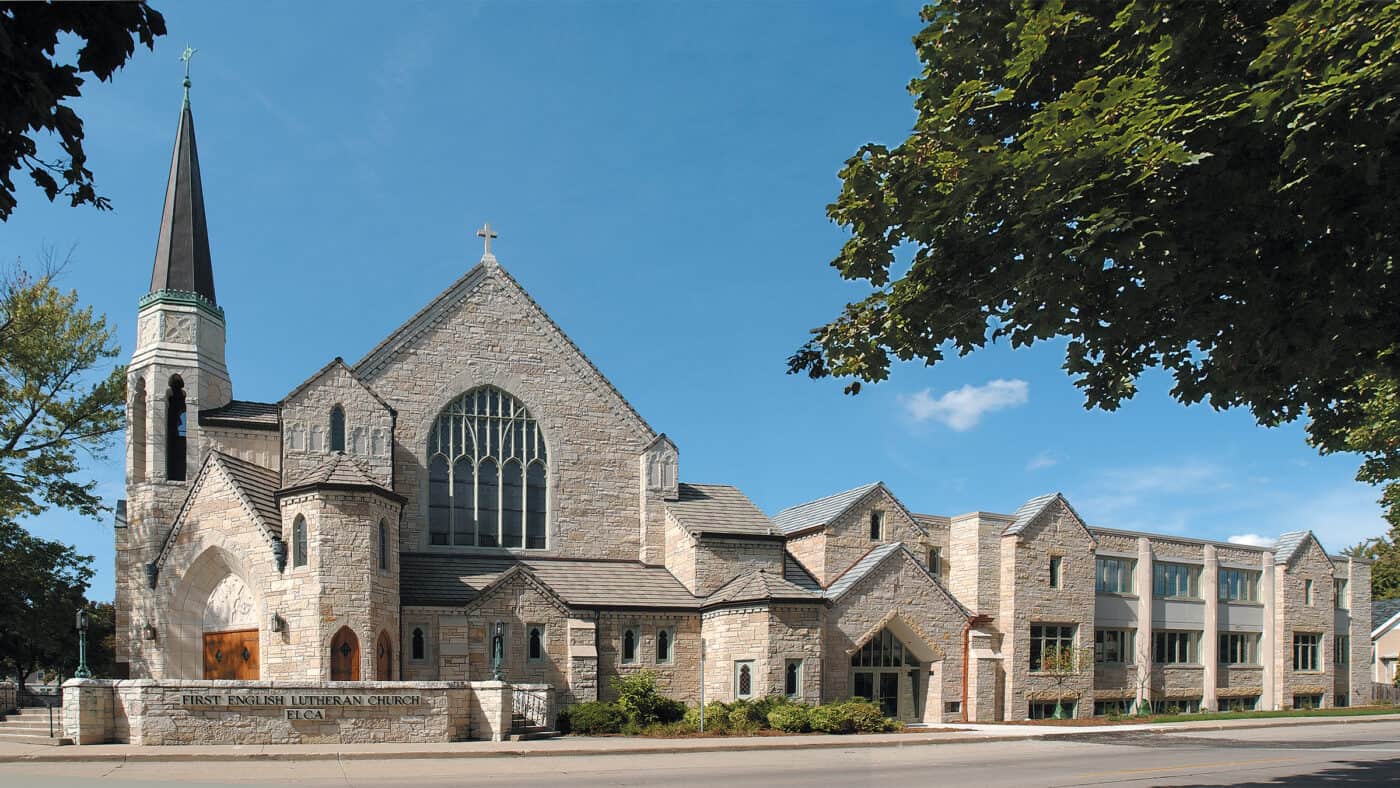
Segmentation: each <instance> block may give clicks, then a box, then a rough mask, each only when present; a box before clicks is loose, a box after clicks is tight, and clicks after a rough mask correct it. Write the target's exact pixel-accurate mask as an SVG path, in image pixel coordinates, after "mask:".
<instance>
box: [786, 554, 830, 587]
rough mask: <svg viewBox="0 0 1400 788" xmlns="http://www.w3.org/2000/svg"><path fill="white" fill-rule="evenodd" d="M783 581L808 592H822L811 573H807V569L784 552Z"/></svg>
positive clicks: (819, 584)
mask: <svg viewBox="0 0 1400 788" xmlns="http://www.w3.org/2000/svg"><path fill="white" fill-rule="evenodd" d="M783 579H784V580H786V581H788V582H789V583H792V584H793V585H795V586H797V587H798V588H805V589H807V590H808V591H816V592H818V593H820V592H821V590H822V584H821V583H818V582H817V579H816V578H815V577H813V576H812V573H811V572H808V571H807V567H805V566H803V565H802V562H800V561H798V560H797V559H796V558H794V557H793V555H792V553H789V552H788V551H786V550H784V551H783Z"/></svg>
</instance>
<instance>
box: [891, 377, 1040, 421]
mask: <svg viewBox="0 0 1400 788" xmlns="http://www.w3.org/2000/svg"><path fill="white" fill-rule="evenodd" d="M1029 399H1030V384H1029V383H1027V382H1026V381H1024V380H1001V379H998V380H992V381H988V382H987V383H986V384H984V385H981V386H972V385H967V386H963V387H962V388H960V389H954V390H953V391H949V392H947V393H945V394H944V395H943V396H941V397H934V396H933V390H932V389H924V390H923V391H919V392H916V393H915V394H913V395H911V396H905V397H901V398H900V401H901V402H903V403H904V407H905V409H906V410H908V411H909V415H910V417H912V418H913V419H914V421H918V422H923V421H928V420H929V419H935V420H937V421H941V422H943V423H944V424H946V425H948V427H950V428H951V429H954V430H956V431H958V432H964V431H966V430H970V429H972V428H973V427H976V426H977V423H978V422H979V421H981V420H982V416H983V415H984V414H987V413H991V412H992V411H997V410H1003V409H1005V408H1013V407H1015V406H1017V405H1024V404H1026V402H1027V401H1028V400H1029Z"/></svg>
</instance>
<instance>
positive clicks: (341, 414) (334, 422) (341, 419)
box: [331, 405, 345, 451]
mask: <svg viewBox="0 0 1400 788" xmlns="http://www.w3.org/2000/svg"><path fill="white" fill-rule="evenodd" d="M331 451H345V408H342V407H340V406H339V405H336V406H335V407H333V408H331Z"/></svg>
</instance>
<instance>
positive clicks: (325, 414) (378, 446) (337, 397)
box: [282, 361, 394, 487]
mask: <svg viewBox="0 0 1400 788" xmlns="http://www.w3.org/2000/svg"><path fill="white" fill-rule="evenodd" d="M336 405H339V406H340V407H341V408H343V409H344V410H345V453H346V454H353V455H354V456H356V457H358V458H360V459H361V460H363V461H364V462H365V464H366V465H367V466H368V467H369V470H370V475H371V476H372V477H373V478H374V479H375V481H377V482H379V483H380V484H383V485H385V486H386V487H388V486H391V485H392V484H393V465H392V462H391V456H390V442H391V437H392V436H393V433H394V415H393V413H391V412H390V410H389V408H387V407H386V406H385V405H384V404H383V403H381V402H380V401H379V400H378V399H377V398H375V396H374V394H372V393H371V392H370V391H369V390H368V389H367V388H365V386H364V385H363V384H361V383H360V382H359V381H357V380H355V378H354V377H353V376H351V374H350V370H349V369H348V368H347V367H346V366H345V365H344V364H342V363H340V362H338V361H337V362H335V363H332V364H330V365H329V366H327V367H326V368H325V369H323V370H322V371H321V372H320V373H319V374H318V375H316V376H315V377H314V378H312V379H311V380H309V381H307V382H306V383H305V384H303V385H302V386H301V387H300V388H298V389H297V390H296V391H295V392H293V393H292V394H291V395H290V396H288V397H287V399H286V400H285V401H284V402H283V403H282V455H283V461H282V462H283V464H282V469H283V475H282V476H283V479H284V481H285V482H287V483H289V484H290V483H294V482H296V481H297V480H298V479H300V478H301V477H302V476H304V475H305V474H307V473H308V472H310V471H312V470H314V469H315V468H317V467H318V466H320V465H321V464H322V463H324V462H325V461H326V458H327V457H328V456H329V455H330V453H331V443H330V440H331V436H330V429H331V409H332V408H333V407H335V406H336Z"/></svg>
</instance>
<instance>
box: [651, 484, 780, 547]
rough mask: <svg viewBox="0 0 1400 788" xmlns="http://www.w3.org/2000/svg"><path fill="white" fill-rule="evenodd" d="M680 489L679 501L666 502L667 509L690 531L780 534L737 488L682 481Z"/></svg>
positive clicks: (763, 534) (751, 534)
mask: <svg viewBox="0 0 1400 788" xmlns="http://www.w3.org/2000/svg"><path fill="white" fill-rule="evenodd" d="M677 490H678V497H677V498H676V500H674V501H666V502H665V505H666V510H667V511H668V512H670V513H671V516H672V517H674V518H676V522H678V523H680V525H681V527H682V528H684V529H686V530H687V531H690V532H692V533H711V534H733V535H740V536H779V535H780V534H778V531H777V529H775V528H774V527H773V524H772V523H771V522H769V520H768V518H767V517H765V516H764V514H763V512H761V511H759V509H758V507H757V506H754V503H753V501H751V500H749V498H748V496H746V495H744V494H743V493H742V492H740V491H739V488H737V487H731V486H730V485H727V484H687V483H686V482H681V483H680V485H678V487H677Z"/></svg>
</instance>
